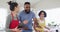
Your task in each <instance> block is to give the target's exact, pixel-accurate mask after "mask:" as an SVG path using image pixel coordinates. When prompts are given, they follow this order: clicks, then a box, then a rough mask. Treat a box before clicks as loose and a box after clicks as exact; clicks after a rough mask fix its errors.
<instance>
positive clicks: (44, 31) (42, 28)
mask: <svg viewBox="0 0 60 32" xmlns="http://www.w3.org/2000/svg"><path fill="white" fill-rule="evenodd" d="M38 15H39V17H40V18H38V19H37V20H38V25H37V26H36V31H37V32H48V30H49V28H48V27H46V25H45V17H46V12H45V11H43V10H42V11H40V12H39V14H38Z"/></svg>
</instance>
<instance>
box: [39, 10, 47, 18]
mask: <svg viewBox="0 0 60 32" xmlns="http://www.w3.org/2000/svg"><path fill="white" fill-rule="evenodd" d="M42 12H43V13H44V17H46V16H47V15H46V12H45V11H43V10H41V11H40V12H39V14H38V16H39V17H40V15H41V13H42Z"/></svg>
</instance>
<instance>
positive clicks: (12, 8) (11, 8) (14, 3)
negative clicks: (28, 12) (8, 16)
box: [8, 1, 18, 11]
mask: <svg viewBox="0 0 60 32" xmlns="http://www.w3.org/2000/svg"><path fill="white" fill-rule="evenodd" d="M8 4H9V5H10V10H11V11H14V8H15V7H17V6H18V4H17V3H16V2H12V1H9V2H8Z"/></svg>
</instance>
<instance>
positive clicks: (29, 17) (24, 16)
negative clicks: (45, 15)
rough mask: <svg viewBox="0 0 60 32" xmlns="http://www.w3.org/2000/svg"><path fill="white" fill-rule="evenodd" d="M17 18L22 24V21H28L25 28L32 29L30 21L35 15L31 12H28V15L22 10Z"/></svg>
mask: <svg viewBox="0 0 60 32" xmlns="http://www.w3.org/2000/svg"><path fill="white" fill-rule="evenodd" d="M18 18H19V20H20V21H21V22H23V21H24V20H28V24H26V26H27V27H28V28H29V29H32V19H33V18H36V17H35V14H34V13H33V12H32V11H30V13H29V14H27V13H26V12H25V11H24V10H23V11H22V12H20V14H19V17H18Z"/></svg>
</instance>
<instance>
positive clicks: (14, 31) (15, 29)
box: [10, 27, 20, 32]
mask: <svg viewBox="0 0 60 32" xmlns="http://www.w3.org/2000/svg"><path fill="white" fill-rule="evenodd" d="M10 30H11V31H13V32H18V31H19V32H20V30H19V29H18V28H17V27H16V28H14V29H10Z"/></svg>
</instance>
